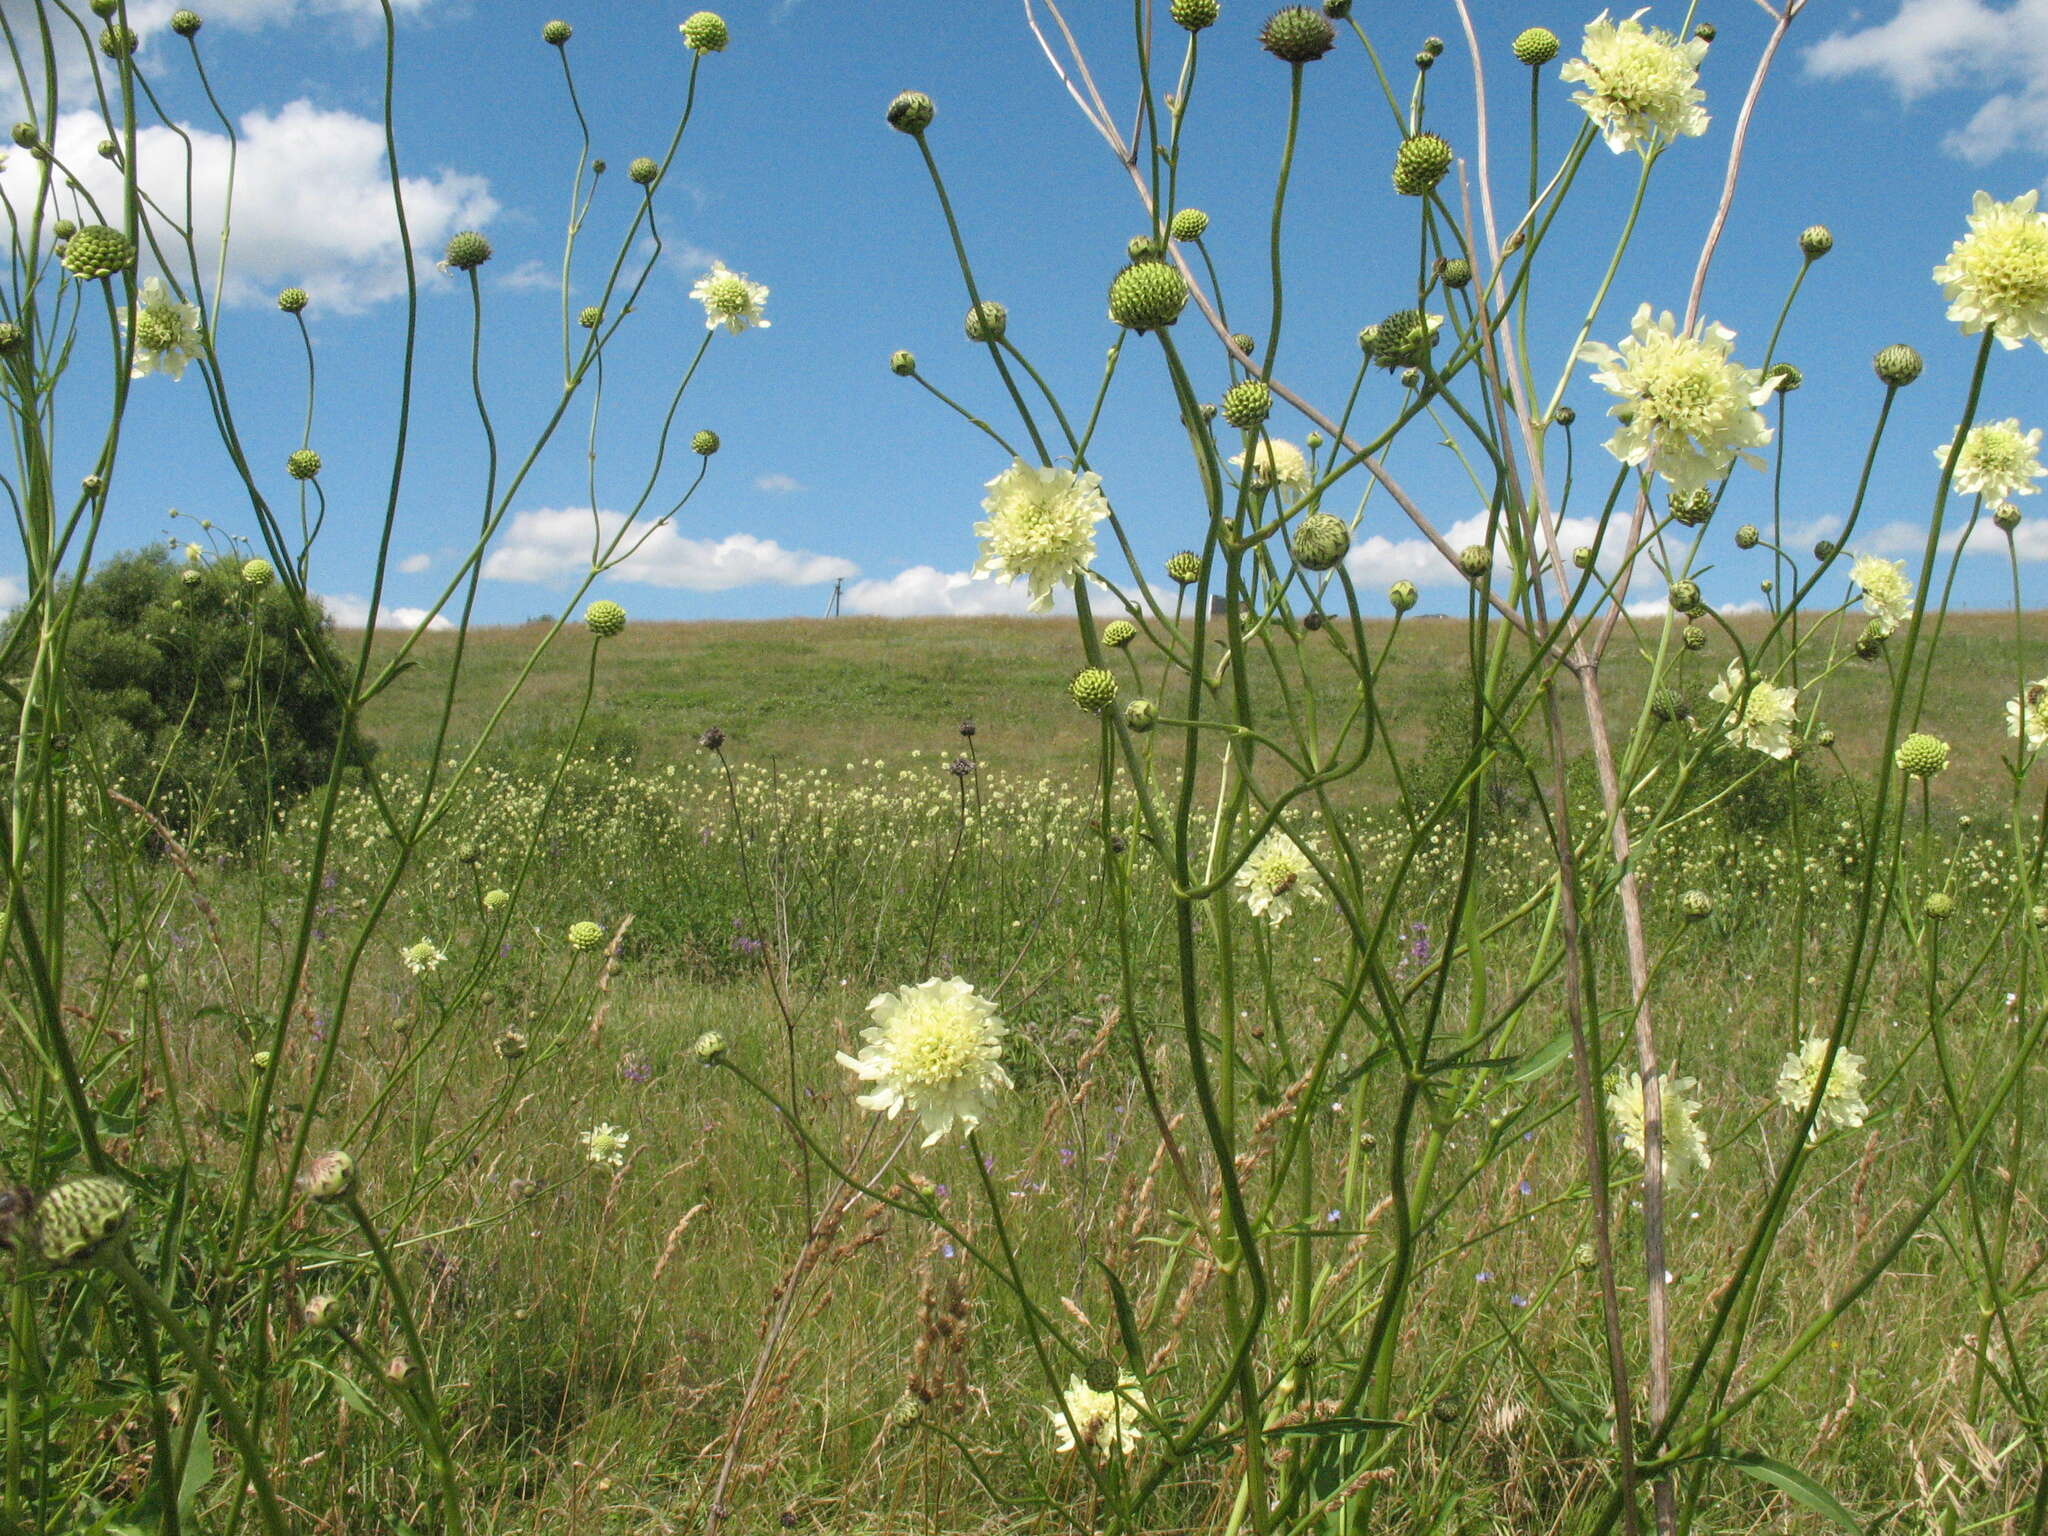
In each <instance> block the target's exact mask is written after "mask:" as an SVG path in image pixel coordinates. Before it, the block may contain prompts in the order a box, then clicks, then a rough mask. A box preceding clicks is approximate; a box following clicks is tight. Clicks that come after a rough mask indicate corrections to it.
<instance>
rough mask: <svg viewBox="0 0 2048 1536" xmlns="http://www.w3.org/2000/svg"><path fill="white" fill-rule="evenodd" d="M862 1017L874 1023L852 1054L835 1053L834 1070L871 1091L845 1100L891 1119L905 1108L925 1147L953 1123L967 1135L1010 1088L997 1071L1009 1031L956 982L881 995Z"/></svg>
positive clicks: (979, 999)
mask: <svg viewBox="0 0 2048 1536" xmlns="http://www.w3.org/2000/svg"><path fill="white" fill-rule="evenodd" d="M868 1015H869V1017H871V1018H872V1019H873V1020H874V1021H875V1022H874V1024H873V1026H872V1027H870V1028H868V1029H864V1030H862V1031H861V1039H862V1040H863V1041H864V1042H866V1043H865V1044H864V1045H862V1046H861V1051H860V1055H859V1056H857V1057H856V1056H849V1055H847V1054H846V1052H844V1051H841V1052H839V1053H838V1060H839V1064H840V1065H841V1066H842V1067H845V1068H846V1069H847V1070H849V1071H851V1072H853V1073H855V1074H856V1075H857V1076H859V1077H860V1078H861V1080H862V1081H864V1082H869V1083H873V1084H874V1085H875V1087H874V1091H873V1092H871V1093H864V1094H861V1095H860V1096H858V1097H857V1098H855V1099H854V1101H853V1102H854V1103H856V1104H858V1105H859V1106H860V1107H861V1108H862V1109H872V1110H876V1111H878V1112H880V1113H882V1114H886V1115H887V1116H888V1117H889V1118H890V1119H891V1120H894V1119H895V1118H896V1117H897V1116H898V1115H899V1114H901V1113H902V1112H903V1111H904V1110H906V1109H908V1110H910V1111H911V1112H912V1113H913V1114H915V1115H916V1116H917V1117H918V1119H919V1120H920V1121H921V1122H922V1124H923V1126H924V1129H925V1130H926V1132H927V1133H928V1134H927V1135H926V1136H925V1139H924V1145H926V1146H930V1145H931V1144H932V1143H933V1142H935V1141H937V1140H938V1139H939V1138H940V1137H942V1136H944V1135H945V1134H946V1133H947V1132H948V1131H950V1130H951V1129H952V1128H953V1125H954V1122H955V1121H958V1122H959V1124H960V1127H961V1129H962V1130H963V1131H972V1130H973V1129H974V1128H975V1127H976V1126H977V1125H979V1124H981V1119H982V1116H983V1115H984V1114H985V1113H986V1112H987V1111H988V1108H989V1102H990V1100H991V1099H993V1098H994V1096H995V1095H996V1093H997V1092H999V1091H1000V1090H1002V1089H1005V1088H1009V1087H1010V1086H1012V1085H1011V1082H1010V1075H1009V1073H1007V1072H1005V1071H1004V1070H1003V1066H1002V1055H1003V1036H1004V1035H1006V1034H1008V1033H1009V1029H1008V1027H1007V1026H1006V1025H1005V1024H1004V1023H1003V1021H1002V1020H1001V1019H1000V1018H998V1017H997V1016H996V1005H995V1004H994V1003H992V1002H990V1001H989V1000H988V999H987V998H985V997H982V996H981V995H980V994H979V993H977V992H976V991H975V990H974V988H973V987H972V986H970V985H969V984H968V983H967V982H965V981H963V980H962V979H961V978H960V977H958V976H955V977H953V978H951V979H950V980H944V981H942V980H940V979H939V978H938V977H936V976H934V977H932V978H931V979H930V980H929V981H921V982H918V983H917V984H916V985H915V986H906V987H899V988H897V990H895V991H894V992H884V993H882V994H881V995H880V996H878V997H876V998H874V999H873V1000H872V1001H871V1002H869V1004H868Z"/></svg>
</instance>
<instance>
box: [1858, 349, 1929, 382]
mask: <svg viewBox="0 0 2048 1536" xmlns="http://www.w3.org/2000/svg"><path fill="white" fill-rule="evenodd" d="M1870 366H1871V367H1873V368H1875V369H1876V370H1877V377H1878V381H1879V382H1880V383H1883V384H1889V385H1891V387H1892V388H1894V389H1903V388H1905V387H1906V385H1908V384H1910V383H1912V382H1913V381H1914V380H1915V379H1917V378H1919V377H1920V354H1919V353H1918V352H1915V351H1914V350H1913V349H1912V348H1911V347H1908V346H1904V345H1893V346H1889V347H1886V348H1885V349H1884V350H1883V351H1882V352H1880V353H1878V354H1877V356H1876V357H1874V358H1872V359H1871V360H1870Z"/></svg>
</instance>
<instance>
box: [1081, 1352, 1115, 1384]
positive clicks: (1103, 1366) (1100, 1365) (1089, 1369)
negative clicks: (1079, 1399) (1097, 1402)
mask: <svg viewBox="0 0 2048 1536" xmlns="http://www.w3.org/2000/svg"><path fill="white" fill-rule="evenodd" d="M1122 1379H1123V1373H1122V1372H1121V1371H1119V1370H1118V1369H1117V1365H1116V1362H1115V1361H1114V1360H1112V1359H1110V1358H1109V1357H1108V1356H1106V1355H1096V1356H1095V1357H1093V1358H1092V1359H1090V1360H1089V1362H1088V1363H1087V1364H1086V1365H1084V1366H1082V1367H1081V1380H1082V1381H1084V1382H1085V1383H1087V1386H1088V1390H1089V1391H1090V1392H1114V1391H1115V1390H1116V1384H1117V1382H1118V1381H1120V1380H1122Z"/></svg>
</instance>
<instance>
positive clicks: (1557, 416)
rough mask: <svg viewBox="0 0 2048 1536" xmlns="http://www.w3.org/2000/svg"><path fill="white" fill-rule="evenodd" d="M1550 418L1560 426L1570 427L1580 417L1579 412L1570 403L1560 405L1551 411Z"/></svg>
mask: <svg viewBox="0 0 2048 1536" xmlns="http://www.w3.org/2000/svg"><path fill="white" fill-rule="evenodd" d="M1550 419H1551V420H1552V421H1554V422H1556V423H1557V424H1558V425H1559V426H1560V427H1568V426H1570V425H1571V424H1572V423H1573V422H1575V421H1577V420H1578V419H1579V413H1578V412H1577V411H1575V410H1573V409H1572V408H1571V407H1570V406H1568V405H1560V406H1559V407H1558V408H1557V409H1556V410H1554V411H1552V412H1551V413H1550Z"/></svg>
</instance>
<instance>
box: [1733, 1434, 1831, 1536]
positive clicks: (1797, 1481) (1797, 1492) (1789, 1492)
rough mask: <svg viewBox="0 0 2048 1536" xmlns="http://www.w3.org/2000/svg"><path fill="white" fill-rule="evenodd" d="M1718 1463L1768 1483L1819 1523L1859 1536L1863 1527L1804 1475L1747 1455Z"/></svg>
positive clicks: (1782, 1465)
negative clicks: (1816, 1516)
mask: <svg viewBox="0 0 2048 1536" xmlns="http://www.w3.org/2000/svg"><path fill="white" fill-rule="evenodd" d="M1721 1460H1723V1461H1725V1462H1727V1463H1728V1465H1729V1466H1731V1467H1733V1468H1735V1470H1736V1471H1738V1472H1745V1473H1747V1474H1748V1475H1749V1476H1751V1477H1753V1478H1755V1479H1756V1480H1757V1481H1758V1482H1760V1483H1769V1484H1770V1485H1771V1486H1772V1487H1773V1488H1775V1489H1777V1490H1778V1492H1780V1493H1782V1494H1784V1495H1785V1497H1786V1498H1788V1499H1790V1500H1792V1501H1793V1503H1795V1504H1803V1505H1805V1506H1806V1508H1808V1509H1810V1510H1812V1511H1813V1512H1814V1513H1815V1514H1816V1515H1819V1516H1820V1517H1821V1518H1822V1519H1823V1520H1827V1521H1830V1522H1832V1523H1833V1524H1834V1525H1836V1526H1838V1527H1840V1528H1841V1529H1842V1530H1845V1531H1848V1532H1850V1533H1852V1536H1863V1527H1862V1526H1860V1525H1858V1524H1857V1523H1856V1517H1855V1516H1853V1515H1851V1514H1850V1513H1849V1511H1848V1510H1846V1509H1844V1508H1843V1507H1842V1505H1841V1501H1840V1500H1838V1499H1837V1498H1836V1497H1835V1496H1834V1495H1833V1494H1832V1493H1829V1492H1828V1491H1827V1489H1825V1488H1823V1487H1821V1485H1820V1484H1819V1483H1816V1482H1815V1481H1814V1480H1813V1479H1812V1478H1810V1477H1808V1476H1807V1475H1806V1474H1805V1473H1804V1472H1800V1471H1797V1470H1795V1469H1793V1468H1791V1467H1788V1466H1786V1465H1785V1464H1784V1463H1783V1462H1782V1461H1773V1460H1771V1458H1770V1457H1768V1456H1758V1455H1755V1454H1753V1453H1748V1452H1745V1453H1743V1454H1740V1455H1734V1456H1723V1457H1722V1458H1721Z"/></svg>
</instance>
